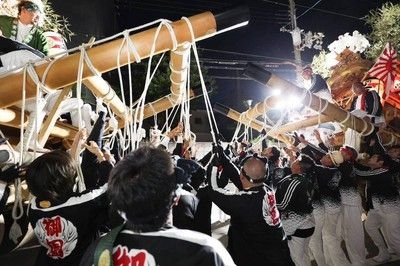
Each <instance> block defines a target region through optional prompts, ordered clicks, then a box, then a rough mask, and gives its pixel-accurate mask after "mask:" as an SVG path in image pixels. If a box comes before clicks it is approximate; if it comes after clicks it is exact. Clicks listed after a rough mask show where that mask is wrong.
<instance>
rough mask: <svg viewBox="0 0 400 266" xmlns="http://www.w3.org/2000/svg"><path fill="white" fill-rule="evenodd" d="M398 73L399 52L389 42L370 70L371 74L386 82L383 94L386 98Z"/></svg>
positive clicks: (399, 68)
mask: <svg viewBox="0 0 400 266" xmlns="http://www.w3.org/2000/svg"><path fill="white" fill-rule="evenodd" d="M397 74H400V64H399V62H398V61H397V52H396V50H395V49H394V47H393V46H392V45H391V44H390V43H387V44H386V46H385V49H383V51H382V53H381V55H380V56H379V57H378V59H377V60H376V63H375V64H374V66H373V67H372V68H371V69H370V70H369V71H368V75H369V76H371V77H375V78H377V79H380V80H382V81H383V83H384V84H385V91H384V93H383V95H382V97H383V98H384V99H387V98H388V97H389V94H390V90H391V88H392V87H393V83H394V79H395V77H396V75H397Z"/></svg>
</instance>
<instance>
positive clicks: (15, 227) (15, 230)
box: [8, 219, 22, 244]
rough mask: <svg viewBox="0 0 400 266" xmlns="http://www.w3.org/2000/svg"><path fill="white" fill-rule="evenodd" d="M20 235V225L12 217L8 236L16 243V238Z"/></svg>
mask: <svg viewBox="0 0 400 266" xmlns="http://www.w3.org/2000/svg"><path fill="white" fill-rule="evenodd" d="M21 236H22V231H21V226H20V225H19V224H18V223H17V220H16V219H14V222H13V224H12V225H11V228H10V233H9V234H8V237H9V238H10V239H11V240H12V241H13V242H14V243H15V244H17V243H18V238H20V237H21Z"/></svg>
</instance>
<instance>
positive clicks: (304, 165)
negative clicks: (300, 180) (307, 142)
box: [297, 154, 315, 173]
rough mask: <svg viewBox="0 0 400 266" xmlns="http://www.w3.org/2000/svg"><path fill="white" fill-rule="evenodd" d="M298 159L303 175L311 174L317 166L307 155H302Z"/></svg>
mask: <svg viewBox="0 0 400 266" xmlns="http://www.w3.org/2000/svg"><path fill="white" fill-rule="evenodd" d="M297 159H298V161H299V164H300V168H301V170H302V172H303V173H308V172H310V171H311V170H312V169H313V168H314V166H315V161H314V160H313V159H312V158H311V157H310V156H308V155H306V154H300V155H299V157H298V158H297Z"/></svg>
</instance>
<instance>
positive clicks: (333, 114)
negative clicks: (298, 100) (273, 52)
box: [244, 64, 399, 144]
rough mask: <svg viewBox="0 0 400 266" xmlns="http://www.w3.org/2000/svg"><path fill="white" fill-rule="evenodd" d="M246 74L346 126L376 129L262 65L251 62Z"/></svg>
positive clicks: (389, 137) (387, 135) (384, 134)
mask: <svg viewBox="0 0 400 266" xmlns="http://www.w3.org/2000/svg"><path fill="white" fill-rule="evenodd" d="M244 75H245V76H247V77H249V78H251V79H254V80H255V81H257V82H259V83H261V84H263V85H265V86H267V87H269V88H280V89H281V90H283V91H284V93H292V94H294V95H297V96H299V97H303V104H304V105H306V106H308V107H310V108H311V109H313V110H315V111H317V112H320V113H322V114H324V115H326V116H328V117H329V118H330V119H331V120H332V121H336V122H338V123H340V124H342V125H343V126H345V127H348V128H351V129H353V130H355V131H357V132H359V133H361V134H362V135H369V134H371V133H372V132H373V131H374V125H373V124H371V123H369V122H366V121H365V120H363V119H361V118H358V117H356V116H354V115H352V114H351V113H350V112H348V111H346V110H343V109H341V108H340V107H339V106H337V105H335V104H333V103H330V102H328V101H327V100H325V99H322V98H319V97H318V96H316V95H315V94H313V93H309V92H307V90H306V89H303V88H300V87H297V86H296V85H294V84H292V83H290V82H288V81H286V80H284V79H282V78H280V77H278V76H276V75H275V74H273V73H271V72H269V71H267V70H266V69H264V68H262V67H260V66H257V65H254V64H249V65H248V66H247V68H246V70H245V72H244ZM378 134H379V135H380V137H381V139H382V142H383V143H386V144H387V143H398V142H399V141H398V140H397V141H395V140H393V136H396V134H393V133H392V132H389V131H387V130H384V129H382V130H380V131H379V132H378ZM396 138H397V137H396Z"/></svg>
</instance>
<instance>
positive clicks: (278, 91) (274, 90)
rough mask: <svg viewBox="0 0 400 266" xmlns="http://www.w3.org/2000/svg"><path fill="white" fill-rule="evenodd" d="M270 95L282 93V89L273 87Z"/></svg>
mask: <svg viewBox="0 0 400 266" xmlns="http://www.w3.org/2000/svg"><path fill="white" fill-rule="evenodd" d="M271 94H272V96H279V95H281V94H282V90H281V89H273V90H272V91H271Z"/></svg>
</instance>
